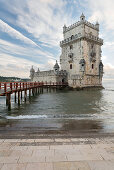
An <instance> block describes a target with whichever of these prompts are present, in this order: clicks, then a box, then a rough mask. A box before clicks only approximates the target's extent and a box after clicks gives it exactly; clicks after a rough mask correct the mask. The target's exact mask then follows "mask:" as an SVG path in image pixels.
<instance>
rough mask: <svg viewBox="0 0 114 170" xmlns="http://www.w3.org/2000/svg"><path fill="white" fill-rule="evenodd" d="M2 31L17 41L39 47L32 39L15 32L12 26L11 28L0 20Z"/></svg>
mask: <svg viewBox="0 0 114 170" xmlns="http://www.w3.org/2000/svg"><path fill="white" fill-rule="evenodd" d="M0 30H1V31H2V32H5V33H7V34H8V35H10V36H11V37H13V38H15V39H18V40H21V41H23V42H25V43H27V44H31V45H35V46H38V45H37V44H36V43H35V42H33V41H32V40H31V39H29V38H27V37H25V36H24V35H23V34H22V33H20V32H19V31H17V30H15V29H14V28H12V27H11V26H9V25H8V24H7V23H5V22H3V21H2V20H1V19H0Z"/></svg>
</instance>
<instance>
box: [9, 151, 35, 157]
mask: <svg viewBox="0 0 114 170" xmlns="http://www.w3.org/2000/svg"><path fill="white" fill-rule="evenodd" d="M32 153H33V151H32V150H26V151H24V150H12V152H11V154H10V156H19V157H20V156H31V155H32Z"/></svg>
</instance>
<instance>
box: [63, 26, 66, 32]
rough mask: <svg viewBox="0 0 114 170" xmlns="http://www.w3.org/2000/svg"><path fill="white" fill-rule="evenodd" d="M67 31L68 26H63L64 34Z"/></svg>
mask: <svg viewBox="0 0 114 170" xmlns="http://www.w3.org/2000/svg"><path fill="white" fill-rule="evenodd" d="M65 31H66V25H65V24H64V26H63V33H64V32H65Z"/></svg>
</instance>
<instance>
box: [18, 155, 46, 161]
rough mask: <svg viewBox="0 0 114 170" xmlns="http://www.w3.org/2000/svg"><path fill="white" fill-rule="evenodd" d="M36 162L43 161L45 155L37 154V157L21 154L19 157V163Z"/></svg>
mask: <svg viewBox="0 0 114 170" xmlns="http://www.w3.org/2000/svg"><path fill="white" fill-rule="evenodd" d="M37 162H45V155H37V157H36V156H21V157H20V159H19V163H37Z"/></svg>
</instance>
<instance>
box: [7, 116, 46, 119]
mask: <svg viewBox="0 0 114 170" xmlns="http://www.w3.org/2000/svg"><path fill="white" fill-rule="evenodd" d="M5 118H6V119H15V120H17V119H18V120H19V119H39V118H47V115H19V116H6V117H5Z"/></svg>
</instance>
